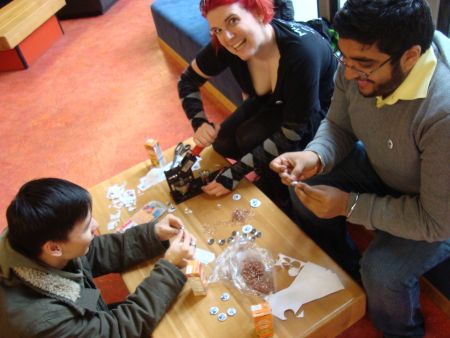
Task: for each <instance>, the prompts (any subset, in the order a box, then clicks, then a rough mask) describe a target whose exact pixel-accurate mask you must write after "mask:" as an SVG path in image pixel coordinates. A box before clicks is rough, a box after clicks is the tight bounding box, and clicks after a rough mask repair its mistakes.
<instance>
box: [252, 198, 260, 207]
mask: <svg viewBox="0 0 450 338" xmlns="http://www.w3.org/2000/svg"><path fill="white" fill-rule="evenodd" d="M260 205H261V201H260V200H259V199H257V198H252V199H251V200H250V206H251V207H252V208H258V207H259V206H260Z"/></svg>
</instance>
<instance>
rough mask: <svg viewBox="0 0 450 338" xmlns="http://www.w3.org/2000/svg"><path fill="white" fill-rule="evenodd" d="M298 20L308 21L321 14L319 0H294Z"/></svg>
mask: <svg viewBox="0 0 450 338" xmlns="http://www.w3.org/2000/svg"><path fill="white" fill-rule="evenodd" d="M292 3H293V5H294V13H295V20H296V21H308V20H311V19H315V18H317V17H318V16H319V13H318V11H317V0H292Z"/></svg>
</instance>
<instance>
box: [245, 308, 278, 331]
mask: <svg viewBox="0 0 450 338" xmlns="http://www.w3.org/2000/svg"><path fill="white" fill-rule="evenodd" d="M250 310H251V312H252V316H253V323H254V324H255V333H256V337H258V338H268V337H273V323H272V309H271V308H270V305H269V304H268V303H266V302H264V303H261V304H256V305H252V306H251V307H250Z"/></svg>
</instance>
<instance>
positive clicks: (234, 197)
mask: <svg viewBox="0 0 450 338" xmlns="http://www.w3.org/2000/svg"><path fill="white" fill-rule="evenodd" d="M233 199H234V200H235V201H239V200H240V199H241V195H239V194H234V195H233Z"/></svg>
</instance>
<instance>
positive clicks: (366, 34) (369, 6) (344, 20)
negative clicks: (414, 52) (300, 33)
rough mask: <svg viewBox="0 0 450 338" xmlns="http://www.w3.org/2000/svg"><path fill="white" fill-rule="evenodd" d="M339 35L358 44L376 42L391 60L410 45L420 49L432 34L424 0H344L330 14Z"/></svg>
mask: <svg viewBox="0 0 450 338" xmlns="http://www.w3.org/2000/svg"><path fill="white" fill-rule="evenodd" d="M333 24H334V28H335V29H336V31H337V32H338V34H339V37H342V38H345V39H351V40H355V41H357V42H359V43H361V44H365V45H372V44H374V43H376V44H377V46H378V49H379V50H380V51H381V52H383V53H386V54H388V55H390V56H391V58H392V61H391V62H392V63H394V62H395V61H398V60H399V59H400V58H401V57H402V55H403V53H404V52H405V51H406V50H408V49H409V48H411V47H412V46H414V45H420V47H421V49H422V53H424V52H425V51H426V50H427V49H428V48H429V47H430V45H431V41H432V39H433V34H434V25H433V19H432V17H431V11H430V7H429V5H428V3H427V1H426V0H348V1H347V2H346V3H345V5H344V6H343V8H342V9H341V10H340V11H338V12H337V13H336V15H335V17H334V22H333Z"/></svg>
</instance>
